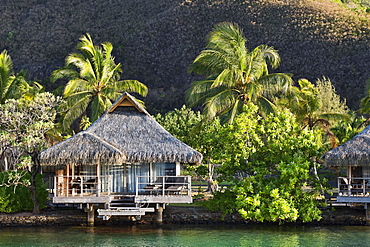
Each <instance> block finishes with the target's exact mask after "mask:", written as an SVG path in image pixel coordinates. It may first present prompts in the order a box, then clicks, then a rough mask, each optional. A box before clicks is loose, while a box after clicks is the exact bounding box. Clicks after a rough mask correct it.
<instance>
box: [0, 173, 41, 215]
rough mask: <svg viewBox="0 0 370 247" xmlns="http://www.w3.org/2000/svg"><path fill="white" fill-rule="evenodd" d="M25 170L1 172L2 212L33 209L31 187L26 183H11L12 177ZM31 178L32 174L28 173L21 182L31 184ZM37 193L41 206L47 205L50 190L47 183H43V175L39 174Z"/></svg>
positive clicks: (0, 206)
mask: <svg viewBox="0 0 370 247" xmlns="http://www.w3.org/2000/svg"><path fill="white" fill-rule="evenodd" d="M21 173H24V172H22V171H21V172H17V171H6V172H2V173H0V181H2V182H1V183H2V184H1V185H2V186H0V212H4V213H14V212H19V211H32V209H33V202H32V199H31V193H30V191H29V189H28V188H27V187H26V186H24V185H17V186H16V187H15V186H14V185H9V181H11V179H12V177H14V176H15V175H22V174H21ZM30 179H31V176H30V174H28V173H26V174H25V175H24V176H22V178H21V179H20V182H22V183H24V184H25V185H27V186H28V185H29V181H30ZM36 187H37V190H36V195H37V198H38V200H39V203H40V208H45V207H46V202H47V199H48V192H47V190H46V188H47V187H46V184H44V183H43V175H41V174H38V175H37V177H36Z"/></svg>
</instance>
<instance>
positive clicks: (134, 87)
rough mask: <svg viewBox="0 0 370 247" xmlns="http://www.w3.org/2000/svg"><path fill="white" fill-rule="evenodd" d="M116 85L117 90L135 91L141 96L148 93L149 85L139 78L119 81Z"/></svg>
mask: <svg viewBox="0 0 370 247" xmlns="http://www.w3.org/2000/svg"><path fill="white" fill-rule="evenodd" d="M116 86H117V87H116V90H117V91H121V92H124V91H127V92H135V93H138V94H140V95H141V96H146V95H147V94H148V88H147V86H145V84H143V83H141V82H139V81H138V80H122V81H118V82H117V84H116Z"/></svg>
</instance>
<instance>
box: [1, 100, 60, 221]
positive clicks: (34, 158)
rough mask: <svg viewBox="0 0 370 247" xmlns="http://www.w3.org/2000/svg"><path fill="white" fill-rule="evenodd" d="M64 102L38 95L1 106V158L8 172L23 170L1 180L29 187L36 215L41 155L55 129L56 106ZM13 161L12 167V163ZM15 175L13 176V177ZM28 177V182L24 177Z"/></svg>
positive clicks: (5, 182)
mask: <svg viewBox="0 0 370 247" xmlns="http://www.w3.org/2000/svg"><path fill="white" fill-rule="evenodd" d="M60 102H61V99H60V98H58V97H55V96H54V95H52V94H50V93H41V94H37V95H35V97H34V98H33V100H31V101H29V100H26V99H19V100H14V99H12V100H8V101H6V102H5V104H3V105H0V115H1V118H0V145H1V146H0V151H1V154H0V157H1V163H2V164H4V165H6V166H7V168H3V169H4V170H6V169H10V168H12V169H14V170H21V171H23V172H21V173H13V172H12V171H11V170H8V171H7V172H8V173H9V174H8V175H4V177H5V178H9V179H8V180H6V181H1V182H2V184H1V186H13V185H14V186H18V185H19V186H21V185H23V186H26V188H27V189H29V191H30V193H31V197H32V201H33V203H34V207H33V213H35V214H37V213H38V212H39V200H38V197H37V189H36V188H37V181H36V177H37V175H38V174H39V172H40V163H39V153H40V152H41V151H42V150H43V149H45V148H46V147H47V145H48V141H47V139H46V133H47V132H48V131H49V130H51V129H53V128H54V126H55V118H56V115H57V110H56V109H57V107H58V105H59V104H60ZM9 162H12V163H13V164H9ZM11 174H13V175H11ZM26 174H29V175H30V180H29V183H26V182H25V181H24V180H23V179H24V178H23V177H24V176H23V175H26Z"/></svg>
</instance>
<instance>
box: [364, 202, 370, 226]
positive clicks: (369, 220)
mask: <svg viewBox="0 0 370 247" xmlns="http://www.w3.org/2000/svg"><path fill="white" fill-rule="evenodd" d="M364 208H365V215H366V225H370V208H369V206H368V205H367V203H365V205H364Z"/></svg>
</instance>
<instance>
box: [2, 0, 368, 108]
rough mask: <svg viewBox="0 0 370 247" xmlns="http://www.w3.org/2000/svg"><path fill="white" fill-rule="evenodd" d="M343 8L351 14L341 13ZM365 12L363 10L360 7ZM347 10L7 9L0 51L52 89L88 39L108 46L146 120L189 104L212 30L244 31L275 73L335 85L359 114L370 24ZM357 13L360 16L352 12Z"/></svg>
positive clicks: (86, 3) (22, 2) (241, 6)
mask: <svg viewBox="0 0 370 247" xmlns="http://www.w3.org/2000/svg"><path fill="white" fill-rule="evenodd" d="M343 2H345V3H346V4H343ZM357 2H359V1H357ZM362 4H363V6H365V8H363V9H360V8H358V5H357V4H355V3H353V2H351V3H349V2H348V1H336V2H332V1H330V0H248V1H244V0H208V1H207V0H164V1H157V0H140V1H139V0H122V1H114V0H78V1H77V0H69V1H63V0H17V1H11V0H5V1H3V6H2V10H1V15H0V23H1V29H0V50H3V49H7V50H8V51H9V54H10V55H11V56H12V58H13V61H14V64H15V67H16V70H17V71H18V70H20V69H26V70H27V71H28V74H29V76H30V77H31V78H33V79H37V80H39V81H43V83H44V84H45V85H47V88H48V89H49V90H51V89H53V88H55V87H56V86H57V85H56V84H49V83H47V77H48V76H49V75H50V73H51V71H53V70H54V69H56V68H58V67H60V66H62V65H63V63H64V58H65V57H66V56H67V54H68V53H70V52H73V51H74V48H75V46H76V44H77V43H78V38H79V37H80V36H81V35H84V34H86V33H90V34H91V35H92V37H93V39H94V41H95V43H96V44H99V43H101V42H104V41H110V42H112V43H113V45H114V50H113V53H114V55H115V57H116V61H117V62H121V63H122V64H123V68H124V73H123V75H124V79H129V78H132V79H138V80H140V81H141V82H143V83H145V84H146V85H147V86H148V87H149V95H148V96H147V99H146V100H145V101H146V104H147V107H148V109H149V111H150V112H152V113H155V112H156V111H167V110H170V109H173V108H174V107H180V106H181V105H182V104H183V103H184V91H185V90H186V89H187V88H188V87H189V85H190V83H191V82H192V81H193V80H196V79H199V78H197V76H195V75H189V74H188V73H187V69H188V65H189V64H190V63H191V62H192V61H193V59H194V58H195V57H196V56H197V55H198V54H199V52H200V50H201V49H202V48H203V47H204V45H205V37H206V35H207V33H208V32H209V31H210V30H211V28H212V26H213V25H214V24H216V23H219V22H222V21H230V22H236V23H238V24H239V25H240V26H241V27H242V28H243V29H244V33H245V34H246V36H247V38H248V40H249V42H248V46H249V47H250V48H251V49H252V48H254V47H255V46H257V45H259V44H267V45H270V46H274V47H275V48H276V49H278V50H279V52H280V55H281V57H282V63H281V66H280V67H279V68H278V69H277V71H278V72H285V73H293V74H294V79H296V80H297V79H299V78H302V77H305V78H307V79H309V80H311V81H315V80H316V78H320V77H322V76H323V75H324V76H326V77H329V78H330V79H331V80H332V82H333V83H334V85H335V86H336V88H337V90H338V92H339V93H340V94H341V95H342V96H344V97H346V98H347V101H348V103H349V105H350V107H352V108H357V107H358V104H359V100H360V98H361V97H363V96H364V85H365V84H366V81H367V80H368V78H369V77H370V42H369V41H370V31H369V30H370V14H369V13H367V12H366V4H368V1H364V0H363V1H362ZM356 6H357V7H356Z"/></svg>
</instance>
